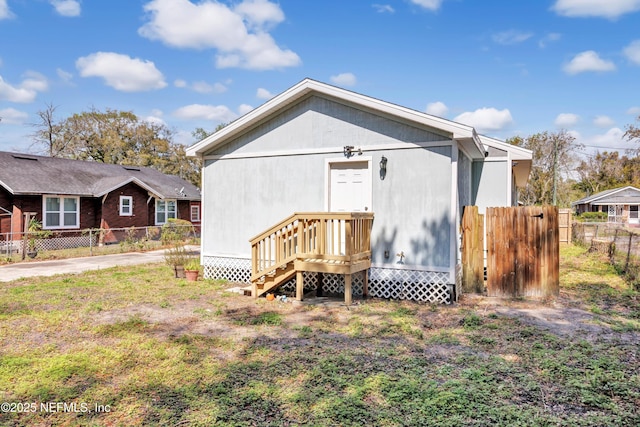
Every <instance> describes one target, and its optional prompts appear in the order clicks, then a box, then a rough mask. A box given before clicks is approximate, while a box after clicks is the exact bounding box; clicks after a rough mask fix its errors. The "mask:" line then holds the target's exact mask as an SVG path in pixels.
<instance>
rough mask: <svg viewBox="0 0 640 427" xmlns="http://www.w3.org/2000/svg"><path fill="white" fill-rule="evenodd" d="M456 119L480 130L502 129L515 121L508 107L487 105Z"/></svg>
mask: <svg viewBox="0 0 640 427" xmlns="http://www.w3.org/2000/svg"><path fill="white" fill-rule="evenodd" d="M454 120H455V121H456V122H460V123H464V124H467V125H469V126H473V127H474V128H476V130H477V131H478V132H486V131H497V130H501V129H504V128H505V127H507V126H509V125H511V124H512V123H513V118H512V117H511V112H510V111H509V110H508V109H504V110H497V109H495V108H486V107H485V108H479V109H477V110H475V111H471V112H465V113H462V114H460V115H459V116H457V117H456V118H455V119H454Z"/></svg>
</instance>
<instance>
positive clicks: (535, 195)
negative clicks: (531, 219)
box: [507, 130, 584, 206]
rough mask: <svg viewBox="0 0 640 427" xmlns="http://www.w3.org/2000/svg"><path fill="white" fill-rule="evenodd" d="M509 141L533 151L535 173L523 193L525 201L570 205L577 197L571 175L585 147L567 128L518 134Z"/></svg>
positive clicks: (522, 198)
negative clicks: (520, 135)
mask: <svg viewBox="0 0 640 427" xmlns="http://www.w3.org/2000/svg"><path fill="white" fill-rule="evenodd" d="M507 142H508V143H510V144H513V145H517V146H520V147H523V148H526V149H529V150H531V151H532V152H533V162H532V166H531V175H530V176H529V182H528V183H527V187H526V188H525V189H524V190H523V191H522V193H521V194H520V199H521V201H522V202H523V203H524V204H526V205H551V204H555V205H559V206H568V205H569V204H570V203H571V200H572V199H573V198H574V197H575V193H574V192H572V182H571V180H570V179H569V177H570V175H571V171H572V170H573V169H574V166H575V163H576V161H575V159H576V154H577V153H578V152H579V151H581V150H582V149H583V148H584V146H583V145H582V144H578V143H576V141H575V138H574V137H573V136H571V135H570V134H569V133H567V132H566V131H564V130H562V131H559V132H547V131H545V132H541V133H536V134H533V135H530V136H528V137H526V138H522V137H519V136H516V137H513V138H510V139H508V140H507Z"/></svg>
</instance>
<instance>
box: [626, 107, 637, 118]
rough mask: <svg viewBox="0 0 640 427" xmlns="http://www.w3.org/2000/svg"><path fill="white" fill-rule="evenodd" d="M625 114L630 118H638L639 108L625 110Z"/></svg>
mask: <svg viewBox="0 0 640 427" xmlns="http://www.w3.org/2000/svg"><path fill="white" fill-rule="evenodd" d="M627 114H631V115H632V116H640V107H631V108H629V109H628V110H627Z"/></svg>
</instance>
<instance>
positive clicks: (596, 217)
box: [578, 212, 609, 222]
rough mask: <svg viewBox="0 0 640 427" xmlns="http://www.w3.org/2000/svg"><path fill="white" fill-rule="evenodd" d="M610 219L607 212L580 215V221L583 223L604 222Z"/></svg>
mask: <svg viewBox="0 0 640 427" xmlns="http://www.w3.org/2000/svg"><path fill="white" fill-rule="evenodd" d="M608 217H609V214H608V213H607V212H583V213H581V214H580V215H578V220H579V221H583V222H600V221H603V222H604V221H606V220H607V218H608Z"/></svg>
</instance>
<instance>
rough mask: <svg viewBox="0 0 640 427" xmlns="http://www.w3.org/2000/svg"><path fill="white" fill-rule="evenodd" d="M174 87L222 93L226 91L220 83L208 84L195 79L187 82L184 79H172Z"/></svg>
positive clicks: (199, 91)
mask: <svg viewBox="0 0 640 427" xmlns="http://www.w3.org/2000/svg"><path fill="white" fill-rule="evenodd" d="M173 85H174V86H175V87H179V88H184V89H191V90H192V91H194V92H198V93H223V92H226V91H227V87H226V86H225V85H223V84H222V83H214V84H210V83H207V82H204V81H197V82H193V83H191V84H189V83H188V82H187V81H186V80H182V79H176V80H174V81H173Z"/></svg>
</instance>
